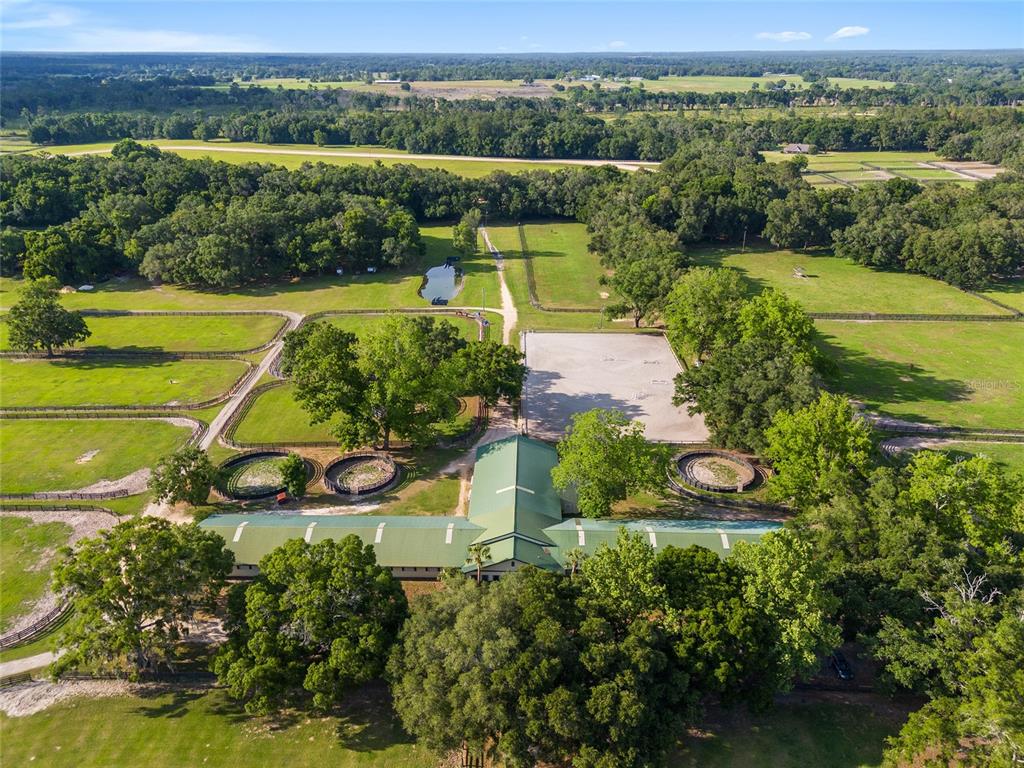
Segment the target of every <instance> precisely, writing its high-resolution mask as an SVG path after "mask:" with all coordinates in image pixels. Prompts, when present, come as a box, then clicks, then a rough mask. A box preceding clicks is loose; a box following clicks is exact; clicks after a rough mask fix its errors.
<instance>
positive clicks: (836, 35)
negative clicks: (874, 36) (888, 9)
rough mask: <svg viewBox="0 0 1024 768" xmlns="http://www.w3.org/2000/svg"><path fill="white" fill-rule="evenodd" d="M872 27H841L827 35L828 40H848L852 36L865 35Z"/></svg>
mask: <svg viewBox="0 0 1024 768" xmlns="http://www.w3.org/2000/svg"><path fill="white" fill-rule="evenodd" d="M870 31H871V29H870V28H868V27H857V26H853V27H840V28H839V29H837V30H836V31H835V32H833V33H832V34H831V35H829V36H828V37H826V38H825V39H826V40H846V39H848V38H851V37H864V35H866V34H867V33H868V32H870Z"/></svg>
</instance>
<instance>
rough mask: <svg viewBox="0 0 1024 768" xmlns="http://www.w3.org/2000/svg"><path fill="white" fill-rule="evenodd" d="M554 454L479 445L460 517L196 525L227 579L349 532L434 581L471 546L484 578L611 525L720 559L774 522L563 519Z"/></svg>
mask: <svg viewBox="0 0 1024 768" xmlns="http://www.w3.org/2000/svg"><path fill="white" fill-rule="evenodd" d="M557 463H558V454H557V452H556V451H555V449H554V448H552V447H551V446H550V445H548V444H547V443H543V442H541V441H539V440H533V439H531V438H528V437H522V436H519V435H516V436H513V437H508V438H505V439H503V440H497V441H495V442H492V443H487V444H486V445H482V446H480V447H478V448H477V450H476V466H475V468H474V472H473V485H472V491H471V495H470V503H469V514H468V516H467V517H453V516H448V517H417V516H389V515H376V516H372V515H338V516H334V515H244V514H243V515H214V516H212V517H209V518H207V519H206V520H204V521H203V522H202V523H200V525H201V526H202V527H203V528H205V529H207V530H211V531H216V532H217V533H219V534H220V535H221V536H222V537H223V538H224V540H225V541H226V542H227V547H228V549H230V550H231V551H232V552H234V555H235V568H234V571H233V573H232V575H233V576H235V577H251V576H255V575H256V574H257V573H258V563H259V561H260V560H261V559H262V558H263V557H264V556H265V555H266V554H268V553H269V552H270V551H271V550H273V549H275V548H277V547H279V546H281V545H282V544H284V543H285V542H286V541H288V540H289V539H305V540H306V542H308V543H311V544H312V543H316V542H318V541H322V540H324V539H340V538H343V537H345V536H348V535H349V534H356V535H357V536H359V537H360V538H361V539H362V540H363V542H364V543H366V544H372V545H373V548H374V551H375V552H376V555H377V562H378V563H380V564H381V565H384V566H387V567H388V568H390V569H391V572H392V573H393V574H394V575H395V576H396V577H397V578H400V579H430V580H433V579H436V578H437V577H438V575H439V574H440V573H441V571H442V570H445V569H450V568H457V569H461V570H462V571H463V572H465V573H469V572H471V571H475V570H476V567H475V566H474V565H471V564H467V562H466V556H467V552H468V550H469V547H470V546H472V545H481V546H485V547H487V548H488V549H489V551H490V556H489V557H488V558H487V560H486V562H485V564H484V567H483V569H482V575H483V578H485V579H488V580H492V579H496V578H498V577H499V576H501V575H502V574H504V573H508V572H510V571H513V570H515V569H516V568H518V567H521V566H523V565H534V566H537V567H539V568H544V569H546V570H551V571H564V570H566V569H567V562H568V557H567V553H568V552H569V551H570V550H572V549H579V550H581V551H582V552H583V553H584V554H587V555H589V554H593V553H594V552H595V551H596V550H597V548H598V547H599V546H600V545H601V544H610V545H613V544H614V543H615V540H616V538H617V536H618V532H619V529H620V528H625V529H627V530H629V531H634V532H638V533H641V534H642V535H643V536H645V537H646V538H647V540H648V541H649V542H650V543H651V546H653V547H654V548H655V549H661V548H663V547H666V546H676V547H688V546H690V545H692V544H699V545H700V546H702V547H706V548H707V549H710V550H712V551H713V552H716V553H718V554H719V555H720V556H722V557H726V556H728V555H729V554H731V552H732V548H733V547H734V545H735V544H736V542H737V541H750V542H756V541H757V540H758V539H759V538H760V537H761V536H762V535H763V534H765V533H767V532H768V531H771V530H774V529H776V528H779V527H780V525H779V524H778V523H771V522H753V523H751V522H726V521H714V520H629V521H620V520H591V519H587V518H580V517H568V518H563V515H562V512H563V508H566V509H570V510H571V507H572V504H571V502H569V501H567V500H566V499H563V498H561V497H559V494H558V492H557V491H556V490H555V488H554V486H553V485H552V482H551V469H552V468H553V467H554V466H555V464H557Z"/></svg>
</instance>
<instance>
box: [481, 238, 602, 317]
mask: <svg viewBox="0 0 1024 768" xmlns="http://www.w3.org/2000/svg"><path fill="white" fill-rule="evenodd" d="M523 230H524V232H525V234H526V245H527V248H528V249H529V252H530V257H531V258H532V260H533V274H534V279H535V280H536V282H537V298H539V299H540V303H541V304H543V305H545V306H549V307H594V308H595V309H600V308H601V307H603V306H605V305H606V304H607V303H608V300H607V299H604V298H602V297H601V294H602V293H604V294H605V295H607V294H608V292H609V290H610V289H609V288H607V287H606V286H602V285H601V284H600V283H599V280H600V278H601V275H602V274H604V269H603V268H602V267H601V264H600V262H599V261H598V258H597V255H596V254H593V253H591V252H590V251H588V250H587V245H588V244H589V242H590V235H589V234H587V226H586V224H579V223H576V222H557V221H551V222H545V223H542V224H524V225H523ZM495 245H497V244H495Z"/></svg>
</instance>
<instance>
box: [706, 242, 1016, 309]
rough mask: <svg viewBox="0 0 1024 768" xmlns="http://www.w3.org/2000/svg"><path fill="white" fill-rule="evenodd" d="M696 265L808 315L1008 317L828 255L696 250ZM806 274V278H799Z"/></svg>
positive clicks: (923, 281) (900, 275)
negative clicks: (777, 294) (736, 278)
mask: <svg viewBox="0 0 1024 768" xmlns="http://www.w3.org/2000/svg"><path fill="white" fill-rule="evenodd" d="M690 256H691V258H692V259H693V260H694V262H695V263H697V264H701V265H707V266H713V267H731V268H733V269H737V270H739V271H740V272H742V273H743V276H744V277H745V278H746V279H747V281H748V282H749V283H750V285H751V288H752V289H753V290H755V291H760V290H762V289H764V288H775V289H777V290H780V291H783V292H784V293H786V294H788V295H789V296H790V297H792V298H794V299H796V300H797V301H799V302H800V303H801V304H803V305H804V307H805V308H806V309H807V311H808V312H888V313H909V314H961V315H1005V314H1007V312H1006V311H1005V310H1002V309H1000V308H999V307H997V306H996V305H994V304H991V303H989V302H987V301H984V300H982V299H979V298H977V297H976V296H971V295H970V294H969V293H965V292H964V291H961V290H959V289H958V288H954V287H953V286H951V285H949V284H947V283H943V282H941V281H939V280H933V279H932V278H930V277H924V276H923V275H913V274H910V273H907V272H883V271H880V270H874V269H871V268H870V267H866V266H863V265H861V264H857V263H856V262H853V261H850V260H849V259H841V258H837V257H835V256H832V255H830V254H827V253H825V252H813V253H799V252H796V251H790V250H771V249H770V247H768V246H755V247H754V248H750V249H748V250H747V251H746V252H745V253H741V252H740V251H739V249H737V248H736V247H735V246H726V247H721V248H694V249H693V250H691V251H690ZM797 269H802V270H803V273H804V274H805V275H806V277H802V278H801V277H796V270H797Z"/></svg>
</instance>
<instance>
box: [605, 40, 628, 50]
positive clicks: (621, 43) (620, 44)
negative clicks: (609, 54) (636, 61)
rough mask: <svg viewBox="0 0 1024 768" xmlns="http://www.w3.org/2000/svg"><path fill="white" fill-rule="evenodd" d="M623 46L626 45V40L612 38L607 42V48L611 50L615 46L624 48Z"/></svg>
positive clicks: (615, 47) (614, 48)
mask: <svg viewBox="0 0 1024 768" xmlns="http://www.w3.org/2000/svg"><path fill="white" fill-rule="evenodd" d="M625 47H626V41H625V40H612V41H611V42H610V43H608V48H610V49H611V50H613V51H614V50H616V49H617V48H625Z"/></svg>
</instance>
